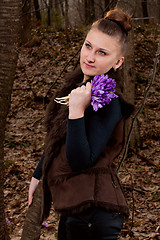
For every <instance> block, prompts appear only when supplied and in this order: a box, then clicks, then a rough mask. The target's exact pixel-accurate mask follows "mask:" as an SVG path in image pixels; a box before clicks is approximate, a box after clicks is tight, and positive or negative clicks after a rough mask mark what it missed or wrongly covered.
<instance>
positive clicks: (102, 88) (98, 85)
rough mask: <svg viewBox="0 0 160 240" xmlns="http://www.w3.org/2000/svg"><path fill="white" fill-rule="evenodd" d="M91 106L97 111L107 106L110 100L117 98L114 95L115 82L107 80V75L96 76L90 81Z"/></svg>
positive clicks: (110, 79)
mask: <svg viewBox="0 0 160 240" xmlns="http://www.w3.org/2000/svg"><path fill="white" fill-rule="evenodd" d="M91 85H92V89H91V105H92V106H93V110H94V111H97V110H98V108H102V107H103V106H104V105H106V104H109V103H110V101H111V99H112V98H117V97H118V96H117V95H116V94H115V93H114V92H115V86H116V82H115V80H114V79H112V78H109V77H108V75H104V74H102V75H97V76H95V77H94V78H93V80H91Z"/></svg>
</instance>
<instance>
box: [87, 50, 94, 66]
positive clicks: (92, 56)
mask: <svg viewBox="0 0 160 240" xmlns="http://www.w3.org/2000/svg"><path fill="white" fill-rule="evenodd" d="M86 60H87V62H88V63H94V62H95V55H94V53H93V52H90V53H89V54H88V55H87V57H86Z"/></svg>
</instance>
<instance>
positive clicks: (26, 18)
mask: <svg viewBox="0 0 160 240" xmlns="http://www.w3.org/2000/svg"><path fill="white" fill-rule="evenodd" d="M31 38H32V37H31V0H22V31H21V43H22V45H25V44H27V43H28V42H30V41H31Z"/></svg>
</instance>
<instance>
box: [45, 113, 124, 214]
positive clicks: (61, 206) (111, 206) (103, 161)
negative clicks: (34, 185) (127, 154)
mask: <svg viewBox="0 0 160 240" xmlns="http://www.w3.org/2000/svg"><path fill="white" fill-rule="evenodd" d="M125 122H126V120H125V119H124V118H122V119H121V120H120V122H119V123H118V124H117V125H116V127H115V128H114V131H113V132H112V135H111V137H110V139H109V141H108V144H107V145H106V147H105V149H104V150H103V151H102V153H101V154H100V156H99V158H98V159H97V162H96V164H95V165H94V166H92V167H91V168H88V169H86V170H83V171H79V172H73V171H72V170H71V168H70V166H69V164H68V162H67V158H66V151H65V145H63V146H62V148H61V151H60V153H59V155H58V156H57V157H56V158H55V159H54V161H53V162H52V165H51V167H50V170H49V172H48V186H49V189H50V191H51V195H52V201H53V206H54V209H55V211H56V212H58V213H60V214H62V215H70V214H74V213H79V212H81V211H83V210H84V209H87V208H89V207H93V206H97V207H103V208H104V209H106V210H107V211H115V212H118V213H123V214H124V215H126V216H128V215H129V209H128V206H127V203H126V200H125V197H124V194H123V190H122V188H121V185H120V182H119V179H118V176H117V174H116V171H115V170H114V169H113V168H112V162H113V160H114V159H115V158H116V157H117V156H118V155H119V153H120V152H121V150H122V148H123V146H124V132H125V131H124V129H125Z"/></svg>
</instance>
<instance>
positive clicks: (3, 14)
mask: <svg viewBox="0 0 160 240" xmlns="http://www.w3.org/2000/svg"><path fill="white" fill-rule="evenodd" d="M19 17H20V1H19V0H14V1H13V0H1V1H0V31H1V38H0V49H1V51H0V239H1V240H8V239H10V238H9V235H8V233H7V226H6V221H5V212H4V194H3V182H4V180H3V173H4V139H5V126H6V118H7V114H8V111H9V107H10V100H11V93H12V86H13V81H14V75H15V71H16V65H17V58H18V56H17V52H16V47H17V45H18V41H19V38H18V33H19V30H20V25H19Z"/></svg>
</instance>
